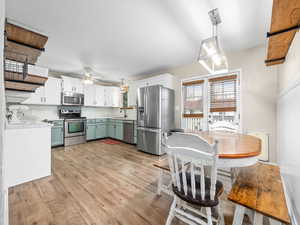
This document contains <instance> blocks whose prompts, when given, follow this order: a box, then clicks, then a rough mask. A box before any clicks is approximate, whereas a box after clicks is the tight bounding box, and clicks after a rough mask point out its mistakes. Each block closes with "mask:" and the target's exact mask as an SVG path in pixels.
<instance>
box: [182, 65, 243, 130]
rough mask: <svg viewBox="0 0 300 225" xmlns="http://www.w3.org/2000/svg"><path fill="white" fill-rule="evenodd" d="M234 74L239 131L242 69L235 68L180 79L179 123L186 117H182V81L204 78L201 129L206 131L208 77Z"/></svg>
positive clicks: (241, 125)
mask: <svg viewBox="0 0 300 225" xmlns="http://www.w3.org/2000/svg"><path fill="white" fill-rule="evenodd" d="M233 74H234V75H236V76H237V86H238V89H239V90H238V94H239V97H238V98H237V102H236V112H238V116H239V132H242V131H243V101H242V100H243V92H242V90H243V87H242V77H243V76H242V69H235V70H230V71H228V72H226V73H214V74H206V75H196V76H191V77H189V78H186V79H182V80H181V85H180V101H181V102H180V124H181V126H183V124H184V121H183V120H184V119H185V118H186V117H183V113H184V101H183V100H184V99H183V98H184V95H183V91H182V90H183V89H182V87H183V83H186V82H193V81H197V80H204V86H203V90H204V91H203V117H202V119H203V124H204V125H203V130H204V131H206V130H208V115H209V111H210V108H209V101H210V99H209V97H210V96H209V91H205V90H208V89H209V81H208V80H209V79H212V78H218V77H223V76H229V75H233Z"/></svg>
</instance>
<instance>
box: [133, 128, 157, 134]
mask: <svg viewBox="0 0 300 225" xmlns="http://www.w3.org/2000/svg"><path fill="white" fill-rule="evenodd" d="M136 129H137V130H142V131H149V132H154V133H160V132H161V130H159V129H151V128H144V127H137V128H136Z"/></svg>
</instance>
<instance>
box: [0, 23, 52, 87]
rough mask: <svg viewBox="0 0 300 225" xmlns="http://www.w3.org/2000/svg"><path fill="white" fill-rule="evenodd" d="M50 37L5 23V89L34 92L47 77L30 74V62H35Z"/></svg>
mask: <svg viewBox="0 0 300 225" xmlns="http://www.w3.org/2000/svg"><path fill="white" fill-rule="evenodd" d="M47 40H48V37H46V36H44V35H42V34H38V33H36V32H34V31H31V30H28V29H26V28H23V27H20V26H17V25H14V24H11V23H9V22H6V24H5V48H4V49H5V50H4V56H5V70H4V79H5V89H6V90H14V91H23V92H34V91H35V90H36V89H37V88H38V87H40V86H43V85H44V84H45V82H46V81H47V79H48V78H47V77H43V76H38V75H33V74H28V72H30V71H29V70H28V64H35V63H36V62H37V60H38V57H39V56H40V55H41V53H42V52H43V51H44V50H45V49H44V47H45V44H46V42H47Z"/></svg>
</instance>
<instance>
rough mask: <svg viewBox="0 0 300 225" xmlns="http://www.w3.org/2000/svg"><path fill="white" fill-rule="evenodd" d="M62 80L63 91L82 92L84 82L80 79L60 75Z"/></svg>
mask: <svg viewBox="0 0 300 225" xmlns="http://www.w3.org/2000/svg"><path fill="white" fill-rule="evenodd" d="M62 80H63V83H62V84H63V85H62V88H63V92H75V93H80V94H83V93H84V84H83V82H82V80H81V79H77V78H73V77H67V76H62Z"/></svg>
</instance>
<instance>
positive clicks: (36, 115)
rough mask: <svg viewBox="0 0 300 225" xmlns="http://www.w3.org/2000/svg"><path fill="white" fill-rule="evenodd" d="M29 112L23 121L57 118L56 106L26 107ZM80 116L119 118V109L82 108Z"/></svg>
mask: <svg viewBox="0 0 300 225" xmlns="http://www.w3.org/2000/svg"><path fill="white" fill-rule="evenodd" d="M28 107H29V110H28V111H26V112H24V120H31V121H41V120H44V119H48V120H56V119H59V117H58V109H57V106H39V105H28ZM81 110H82V112H81V115H82V116H83V117H87V118H99V117H114V116H119V112H120V110H119V109H113V108H104V107H103V108H93V107H82V108H81Z"/></svg>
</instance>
